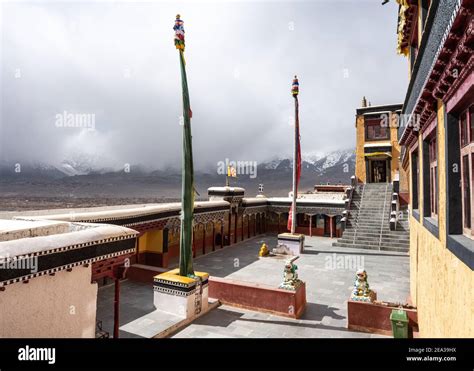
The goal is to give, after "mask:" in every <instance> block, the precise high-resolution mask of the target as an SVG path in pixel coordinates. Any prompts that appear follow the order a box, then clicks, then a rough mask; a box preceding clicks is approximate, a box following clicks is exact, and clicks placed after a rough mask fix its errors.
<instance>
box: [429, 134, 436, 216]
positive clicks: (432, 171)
mask: <svg viewBox="0 0 474 371" xmlns="http://www.w3.org/2000/svg"><path fill="white" fill-rule="evenodd" d="M436 143H437V142H436V136H434V137H433V138H432V139H431V140H430V142H429V147H428V148H429V160H430V212H431V217H433V218H436V217H437V216H438V159H437V158H438V149H437V146H436Z"/></svg>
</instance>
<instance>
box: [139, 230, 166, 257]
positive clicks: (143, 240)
mask: <svg viewBox="0 0 474 371" xmlns="http://www.w3.org/2000/svg"><path fill="white" fill-rule="evenodd" d="M138 240H139V241H138V243H139V245H138V246H139V252H154V253H161V252H163V231H162V230H156V231H149V232H145V233H144V234H143V235H142V236H141V237H139V239H138Z"/></svg>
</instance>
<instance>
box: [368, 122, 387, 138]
mask: <svg viewBox="0 0 474 371" xmlns="http://www.w3.org/2000/svg"><path fill="white" fill-rule="evenodd" d="M381 139H389V127H386V126H382V120H381V119H380V118H377V119H366V120H365V140H381Z"/></svg>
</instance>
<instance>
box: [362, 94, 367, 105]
mask: <svg viewBox="0 0 474 371" xmlns="http://www.w3.org/2000/svg"><path fill="white" fill-rule="evenodd" d="M362 107H367V99H365V96H363V97H362Z"/></svg>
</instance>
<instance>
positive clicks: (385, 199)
mask: <svg viewBox="0 0 474 371" xmlns="http://www.w3.org/2000/svg"><path fill="white" fill-rule="evenodd" d="M389 184H390V183H387V185H386V186H385V198H384V200H383V211H382V222H381V223H380V238H379V251H380V250H381V246H382V232H383V223H384V219H385V206H386V205H387V190H388V185H389Z"/></svg>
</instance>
